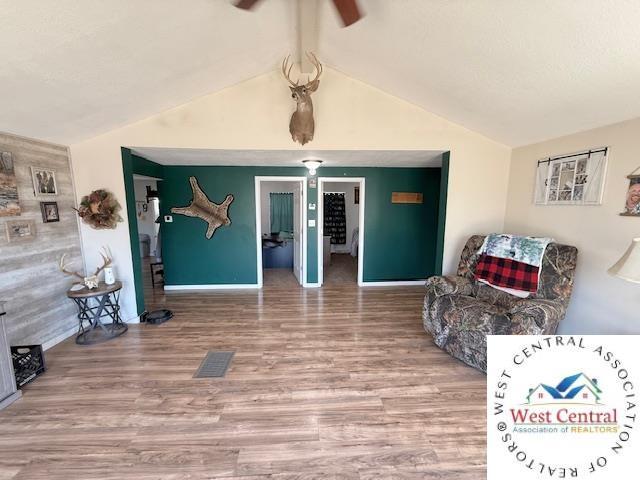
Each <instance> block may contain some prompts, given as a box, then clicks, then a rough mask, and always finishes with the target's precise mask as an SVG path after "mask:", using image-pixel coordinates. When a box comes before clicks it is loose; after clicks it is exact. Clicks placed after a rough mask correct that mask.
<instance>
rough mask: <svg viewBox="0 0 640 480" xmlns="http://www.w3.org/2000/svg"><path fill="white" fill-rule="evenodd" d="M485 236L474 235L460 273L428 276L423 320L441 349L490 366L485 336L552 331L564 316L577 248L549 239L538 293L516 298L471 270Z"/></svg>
mask: <svg viewBox="0 0 640 480" xmlns="http://www.w3.org/2000/svg"><path fill="white" fill-rule="evenodd" d="M484 239H485V237H484V236H482V235H474V236H473V237H471V238H470V239H469V240H468V241H467V244H466V245H465V247H464V250H463V251H462V255H461V257H460V264H459V265H458V272H457V273H458V274H457V276H444V277H431V278H430V279H428V280H427V284H426V287H427V294H426V295H425V298H424V309H423V312H422V318H423V323H424V328H425V330H426V331H427V332H429V333H430V334H431V335H433V340H434V342H435V343H436V345H438V346H439V347H440V348H442V349H443V350H444V351H446V352H448V353H449V354H451V355H453V356H454V357H456V358H457V359H459V360H462V361H463V362H465V363H467V364H469V365H471V366H472V367H475V368H477V369H479V370H482V371H486V370H487V338H486V335H551V334H554V333H555V331H556V329H557V328H558V323H560V320H562V319H563V318H564V315H565V312H566V310H567V306H568V304H569V298H570V296H571V290H572V288H573V277H574V274H575V269H576V261H577V257H578V250H577V249H576V248H575V247H570V246H568V245H559V244H557V243H551V244H549V246H548V247H547V250H546V251H545V254H544V257H543V259H542V271H541V274H540V284H539V286H538V291H537V293H536V294H535V295H532V296H531V297H529V298H524V299H523V298H518V297H515V296H513V295H510V294H508V293H505V292H502V291H500V290H496V289H495V288H492V287H489V286H488V285H484V284H482V283H479V282H476V281H475V279H474V276H473V272H474V270H475V267H476V263H477V262H478V257H479V253H480V247H482V244H483V242H484Z"/></svg>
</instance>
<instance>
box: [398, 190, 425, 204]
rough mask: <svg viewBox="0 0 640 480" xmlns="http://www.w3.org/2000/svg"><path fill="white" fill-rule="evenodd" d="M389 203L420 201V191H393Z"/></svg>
mask: <svg viewBox="0 0 640 480" xmlns="http://www.w3.org/2000/svg"><path fill="white" fill-rule="evenodd" d="M391 203H422V193H413V192H393V193H391Z"/></svg>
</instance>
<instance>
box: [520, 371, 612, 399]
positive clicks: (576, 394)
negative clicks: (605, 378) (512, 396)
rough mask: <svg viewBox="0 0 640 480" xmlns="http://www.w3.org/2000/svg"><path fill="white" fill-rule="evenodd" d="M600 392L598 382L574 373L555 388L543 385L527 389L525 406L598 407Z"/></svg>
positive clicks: (582, 374)
mask: <svg viewBox="0 0 640 480" xmlns="http://www.w3.org/2000/svg"><path fill="white" fill-rule="evenodd" d="M601 396H602V390H601V389H600V387H599V386H598V381H597V380H596V379H595V378H591V377H589V376H587V375H585V374H584V373H576V374H574V375H570V376H568V377H565V378H563V379H562V380H561V381H560V383H558V384H557V385H556V386H555V387H554V386H551V385H547V384H545V383H540V384H538V386H537V387H535V388H530V389H529V394H528V395H527V404H529V405H548V404H552V403H555V404H583V405H600V404H601V402H600V398H601Z"/></svg>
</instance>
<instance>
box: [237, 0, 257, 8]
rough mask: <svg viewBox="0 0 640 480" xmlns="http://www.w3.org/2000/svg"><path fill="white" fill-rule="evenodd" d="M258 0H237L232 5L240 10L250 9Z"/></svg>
mask: <svg viewBox="0 0 640 480" xmlns="http://www.w3.org/2000/svg"><path fill="white" fill-rule="evenodd" d="M259 1H260V0H238V1H237V2H236V3H235V4H234V5H235V6H236V7H238V8H241V9H242V10H251V9H252V8H253V7H255V6H256V3H258V2H259Z"/></svg>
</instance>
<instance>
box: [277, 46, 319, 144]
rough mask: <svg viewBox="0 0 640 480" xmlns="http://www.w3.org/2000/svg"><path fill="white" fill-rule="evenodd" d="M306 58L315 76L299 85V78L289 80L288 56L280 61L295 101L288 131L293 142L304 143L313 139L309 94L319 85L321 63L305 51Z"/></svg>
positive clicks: (311, 103) (313, 123)
mask: <svg viewBox="0 0 640 480" xmlns="http://www.w3.org/2000/svg"><path fill="white" fill-rule="evenodd" d="M307 58H309V61H310V62H311V64H312V65H313V66H314V67H315V69H316V76H315V77H314V79H313V80H309V78H307V83H305V84H304V85H299V82H300V81H299V80H296V82H295V83H293V80H291V69H292V68H293V63H292V64H291V65H289V56H287V57H285V59H284V60H283V61H282V74H283V75H284V77H285V78H286V79H287V81H288V82H289V84H290V86H289V88H290V89H291V96H292V97H293V99H294V100H295V101H296V111H295V112H293V115H291V121H290V122H289V133H291V138H292V139H293V141H294V142H298V143H300V144H302V145H304V144H305V143H307V142H310V141H311V140H313V133H314V130H315V122H314V120H313V102H312V101H311V94H312V93H313V92H315V91H316V90H317V89H318V85H320V75H321V74H322V64H321V63H320V62H319V61H318V59H317V58H316V56H315V55H314V54H313V53H307Z"/></svg>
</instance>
